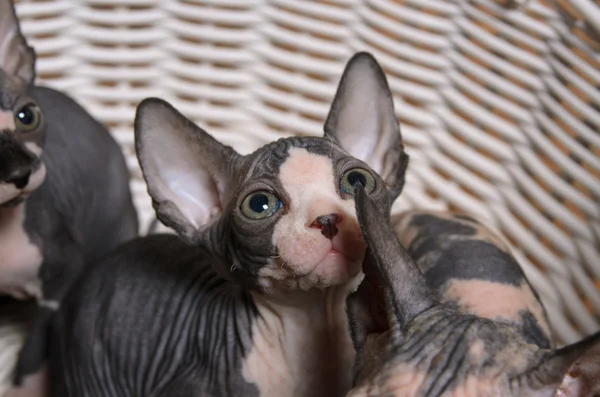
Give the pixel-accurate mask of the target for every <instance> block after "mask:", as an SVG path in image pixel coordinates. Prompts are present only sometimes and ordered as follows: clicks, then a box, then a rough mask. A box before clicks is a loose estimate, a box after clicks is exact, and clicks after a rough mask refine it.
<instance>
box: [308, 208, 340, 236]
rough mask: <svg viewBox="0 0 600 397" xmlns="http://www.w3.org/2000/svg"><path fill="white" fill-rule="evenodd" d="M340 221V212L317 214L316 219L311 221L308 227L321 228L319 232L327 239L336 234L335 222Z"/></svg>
mask: <svg viewBox="0 0 600 397" xmlns="http://www.w3.org/2000/svg"><path fill="white" fill-rule="evenodd" d="M341 221H342V216H341V215H340V214H329V215H321V216H317V219H315V220H314V221H313V223H311V225H310V227H314V228H317V229H321V234H322V235H323V236H325V237H327V238H328V239H332V238H333V237H335V235H336V234H338V228H337V224H338V223H340V222H341Z"/></svg>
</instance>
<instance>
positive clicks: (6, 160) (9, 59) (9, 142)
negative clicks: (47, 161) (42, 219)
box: [0, 1, 46, 206]
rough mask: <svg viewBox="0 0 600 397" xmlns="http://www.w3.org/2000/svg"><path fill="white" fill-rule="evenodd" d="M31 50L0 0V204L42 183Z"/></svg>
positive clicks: (19, 197)
mask: <svg viewBox="0 0 600 397" xmlns="http://www.w3.org/2000/svg"><path fill="white" fill-rule="evenodd" d="M34 78H35V53H34V51H33V49H32V48H31V47H29V46H28V45H27V41H26V40H25V37H24V36H23V35H22V33H21V29H20V27H19V22H18V20H17V17H16V14H15V10H14V8H13V5H12V2H11V1H1V2H0V206H6V205H12V204H17V203H19V202H21V201H22V200H23V199H24V198H25V197H26V196H27V195H28V194H29V193H31V192H32V191H33V190H35V189H37V188H38V187H39V186H40V185H41V183H42V182H43V180H44V178H45V175H46V169H45V167H44V164H43V163H42V161H41V154H42V147H43V144H44V139H45V133H46V131H45V130H46V129H45V124H44V120H43V115H42V112H41V111H40V109H39V108H38V106H37V105H36V103H35V101H34V100H33V98H31V96H30V95H29V94H28V89H29V88H30V86H31V84H33V80H34Z"/></svg>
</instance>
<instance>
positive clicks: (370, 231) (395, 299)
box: [355, 184, 438, 329]
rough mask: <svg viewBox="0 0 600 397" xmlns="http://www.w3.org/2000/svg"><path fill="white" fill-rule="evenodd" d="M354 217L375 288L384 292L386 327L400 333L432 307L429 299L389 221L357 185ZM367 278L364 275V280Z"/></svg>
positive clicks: (434, 303) (422, 282)
mask: <svg viewBox="0 0 600 397" xmlns="http://www.w3.org/2000/svg"><path fill="white" fill-rule="evenodd" d="M355 188H356V191H357V193H356V195H355V202H356V213H357V215H358V222H359V224H360V228H361V230H362V232H363V235H364V237H365V241H366V243H367V245H368V247H369V250H370V254H371V255H372V259H373V261H374V262H373V263H374V265H375V266H374V268H375V271H376V272H377V273H378V276H376V277H372V278H373V279H378V284H380V285H382V286H383V288H384V290H385V292H384V294H385V297H384V299H385V304H386V307H387V311H388V318H389V322H390V323H399V325H400V327H401V328H402V329H403V328H404V327H405V326H406V325H407V324H408V323H409V322H410V321H412V320H413V319H414V318H415V316H417V315H418V314H419V313H422V312H423V311H425V310H427V309H429V308H431V307H433V306H435V305H437V304H438V302H436V301H435V299H434V298H433V295H432V293H431V291H430V289H429V287H428V286H427V284H426V282H425V277H423V274H422V273H421V270H420V269H419V268H418V266H417V264H416V263H415V262H414V261H413V259H412V258H411V257H410V255H409V254H408V252H407V251H406V249H404V247H403V246H402V245H401V244H400V242H399V241H398V238H397V237H396V234H395V233H394V230H393V229H392V227H391V225H390V223H389V219H386V218H385V217H384V216H383V214H381V212H379V210H378V209H377V207H376V206H375V204H374V203H373V201H372V200H371V199H370V198H369V196H368V195H367V194H366V193H365V191H364V189H363V188H362V186H361V185H360V184H357V185H355ZM368 276H369V275H368V274H367V273H366V274H365V277H368Z"/></svg>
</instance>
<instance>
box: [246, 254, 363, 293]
mask: <svg viewBox="0 0 600 397" xmlns="http://www.w3.org/2000/svg"><path fill="white" fill-rule="evenodd" d="M363 257H364V251H363V255H361V256H360V257H358V258H357V257H354V258H348V257H347V256H346V255H343V254H342V253H340V252H338V251H335V250H331V251H330V252H328V253H327V254H325V256H324V257H323V258H322V259H321V260H320V261H319V262H318V263H317V264H316V265H315V266H314V267H313V268H312V270H310V271H308V272H306V273H304V274H299V273H297V272H295V271H294V269H293V268H292V267H290V266H289V265H287V264H286V263H285V262H284V261H282V259H281V258H276V259H271V260H270V261H269V263H268V264H267V265H266V266H265V267H263V268H262V269H261V270H260V271H259V273H258V279H257V284H258V286H259V287H260V288H261V289H262V290H263V291H265V292H267V293H268V292H269V291H271V290H288V291H291V290H301V291H307V290H310V289H313V288H317V289H325V288H329V287H334V286H338V285H342V284H345V283H348V282H349V281H351V280H352V279H353V278H355V277H356V276H357V275H358V274H359V273H360V272H361V269H362V261H363Z"/></svg>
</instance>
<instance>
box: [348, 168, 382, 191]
mask: <svg viewBox="0 0 600 397" xmlns="http://www.w3.org/2000/svg"><path fill="white" fill-rule="evenodd" d="M357 183H360V184H361V185H363V187H364V188H365V192H367V193H371V192H372V191H373V190H374V189H375V178H373V175H371V173H370V172H369V171H367V170H365V169H362V168H352V169H349V170H348V171H346V172H344V175H342V178H341V179H340V190H341V191H342V192H344V193H347V194H352V195H353V194H354V193H355V192H354V186H356V184H357Z"/></svg>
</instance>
